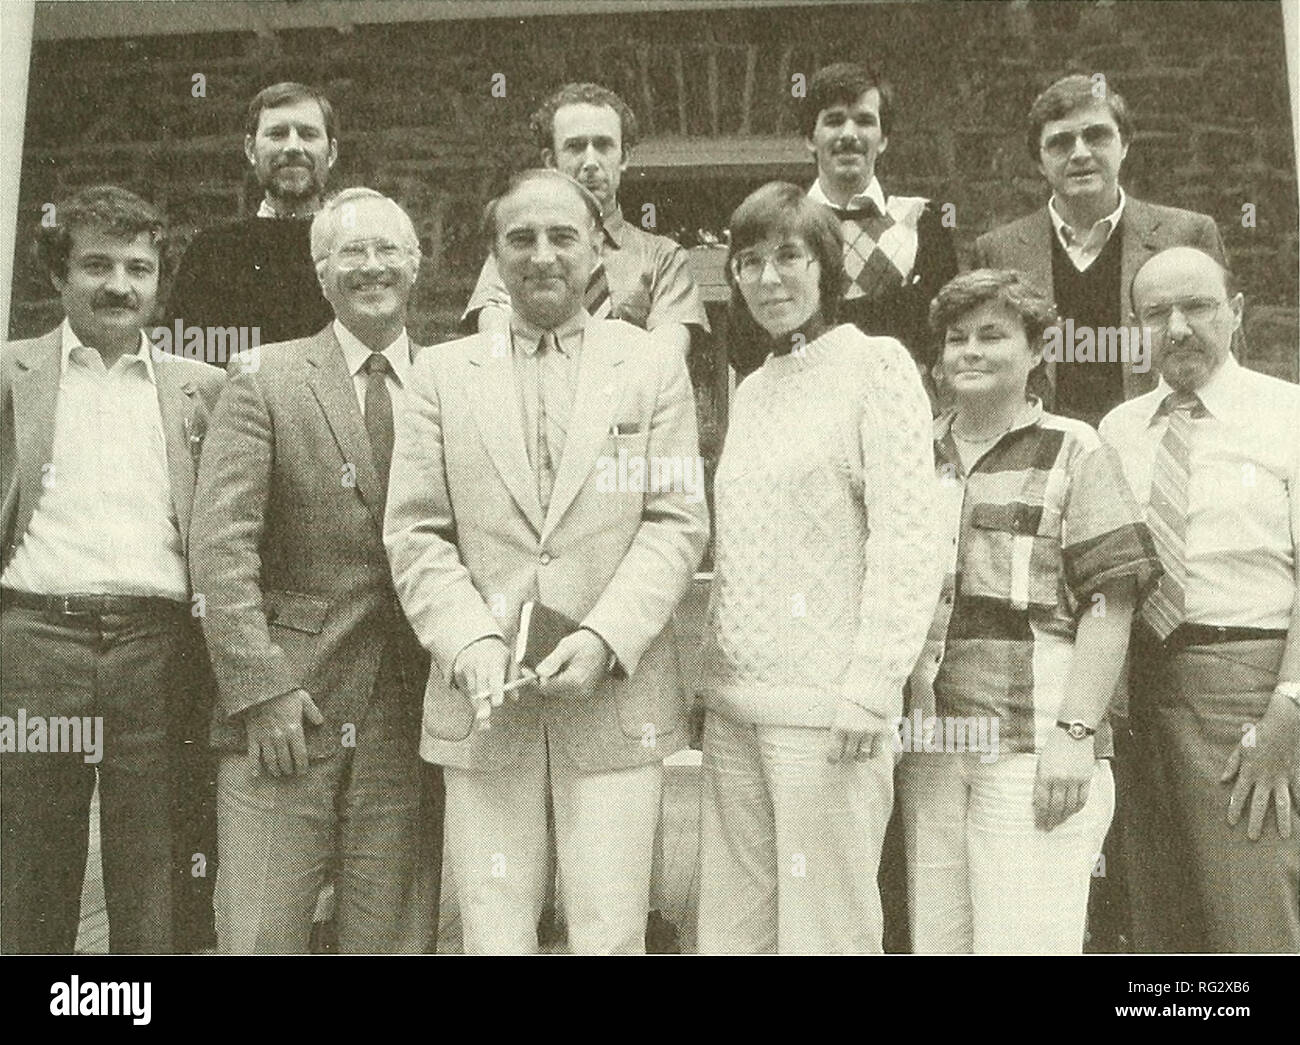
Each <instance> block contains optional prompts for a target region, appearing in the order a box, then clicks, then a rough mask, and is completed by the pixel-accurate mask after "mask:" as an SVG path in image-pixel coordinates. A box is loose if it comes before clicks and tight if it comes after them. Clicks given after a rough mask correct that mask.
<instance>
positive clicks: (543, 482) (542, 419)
mask: <svg viewBox="0 0 1300 1045" xmlns="http://www.w3.org/2000/svg"><path fill="white" fill-rule="evenodd" d="M557 351H559V348H558V346H557V344H556V340H555V333H554V331H550V330H548V331H547V332H546V333H545V334H543V335H542V339H541V341H539V342H538V343H537V360H536V366H537V456H536V457H535V458H534V459H533V467H534V470H535V471H536V472H537V499H538V500H539V501H541V502H542V511H543V512H545V511H546V510H547V509H548V508H549V507H550V506H551V492H552V491H553V490H554V489H555V465H554V463H553V462H552V460H551V440H550V436H549V435H548V433H547V426H548V425H549V424H550V421H549V419H548V418H547V416H546V380H545V376H544V371H545V368H546V356H547V354H548V353H551V352H557Z"/></svg>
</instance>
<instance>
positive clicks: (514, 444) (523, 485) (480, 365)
mask: <svg viewBox="0 0 1300 1045" xmlns="http://www.w3.org/2000/svg"><path fill="white" fill-rule="evenodd" d="M497 344H498V346H499V342H497ZM469 363H470V367H471V368H472V369H471V371H470V375H471V376H470V390H469V394H470V397H471V400H472V405H473V411H472V412H473V414H474V420H475V422H476V423H477V424H478V429H479V434H480V435H482V437H483V445H484V446H486V447H487V452H488V456H489V457H491V458H492V464H493V465H495V466H496V470H497V472H498V474H500V476H501V481H502V482H503V483H504V484H505V486H506V489H507V490H509V491H510V496H511V497H513V498H514V499H515V503H517V504H518V505H519V508H520V510H521V511H522V512H523V513H524V515H525V517H526V518H527V519H528V521H529V522H530V523H532V525H533V529H534V530H536V531H537V532H538V533H541V530H542V502H541V501H540V500H539V499H538V496H537V478H536V476H535V474H534V472H533V469H532V466H531V465H530V464H529V463H528V448H527V444H526V443H525V441H524V421H523V415H522V411H521V410H520V407H519V387H518V385H517V383H516V381H515V364H514V359H513V357H512V355H511V352H510V346H509V343H508V342H507V343H506V346H505V351H501V350H500V348H499V347H497V348H496V349H493V348H492V347H491V343H490V340H489V338H487V337H481V338H480V339H479V344H478V346H477V350H476V351H475V352H474V354H473V355H471V356H470V359H469Z"/></svg>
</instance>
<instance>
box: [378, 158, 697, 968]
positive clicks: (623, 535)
mask: <svg viewBox="0 0 1300 1045" xmlns="http://www.w3.org/2000/svg"><path fill="white" fill-rule="evenodd" d="M599 219H600V210H599V206H598V205H597V204H596V202H595V200H594V199H592V198H591V196H590V194H589V193H587V192H586V190H584V189H583V188H582V187H581V186H580V185H579V184H578V183H576V182H574V181H572V180H571V179H569V178H567V177H566V176H565V175H563V174H560V173H558V172H556V171H553V170H547V171H541V170H538V171H527V172H524V173H523V174H521V175H518V176H517V177H516V178H515V179H514V181H513V182H512V183H511V186H510V187H509V188H508V189H507V191H506V193H505V194H504V195H503V196H501V197H500V198H499V199H497V200H495V201H494V202H493V203H492V204H491V205H490V206H489V208H488V213H487V227H488V232H489V234H490V235H491V238H492V250H493V253H494V256H495V258H496V262H497V266H498V268H499V270H500V272H501V275H502V278H503V279H504V281H505V283H506V286H507V288H508V289H509V291H510V297H511V301H512V302H513V305H512V315H511V320H510V329H509V333H508V334H505V333H498V334H492V333H479V334H475V335H473V336H471V337H468V338H464V339H462V340H459V341H454V342H452V343H450V344H447V345H443V346H440V347H438V348H434V349H431V350H429V351H428V352H426V353H424V354H423V355H422V356H421V357H420V359H418V360H417V361H416V364H415V366H414V368H413V371H412V374H411V382H410V398H409V401H408V403H409V408H408V410H407V411H406V413H405V414H404V415H403V416H402V418H401V419H400V421H399V426H398V431H397V439H396V444H395V448H394V453H393V469H392V477H391V480H390V486H389V498H388V511H387V516H386V519H385V527H384V541H385V545H386V547H387V549H388V554H389V557H390V559H391V562H392V569H393V579H394V583H395V586H396V589H397V593H398V597H399V598H400V599H401V602H402V606H403V608H404V610H405V611H406V614H407V617H408V618H409V619H410V621H411V624H412V626H413V627H414V629H415V633H416V635H417V636H418V637H419V639H420V642H421V643H422V644H423V645H424V646H425V647H426V648H427V649H429V650H430V651H431V652H432V654H433V658H434V665H433V667H432V669H431V671H430V675H429V684H428V688H427V690H426V692H425V704H424V729H423V738H422V742H421V754H422V755H423V757H424V758H425V759H427V760H428V761H430V762H433V763H435V764H439V765H442V766H443V767H444V772H445V778H446V788H447V807H446V808H447V832H448V838H449V847H448V859H449V861H450V862H451V865H452V866H453V867H454V877H455V879H456V885H457V889H458V890H459V899H460V909H461V916H462V919H463V922H464V933H465V950H466V951H467V952H469V953H527V952H531V951H535V950H536V948H537V937H536V929H537V918H538V914H539V912H540V909H541V904H542V897H543V894H544V891H545V885H546V875H547V859H546V856H547V854H546V838H547V836H546V796H547V788H548V787H549V789H550V794H551V796H552V799H553V802H554V808H555V821H556V837H557V842H558V856H559V866H560V879H561V882H562V893H563V902H564V908H565V912H566V915H567V921H568V925H569V940H570V944H571V946H572V948H573V950H575V951H578V952H585V953H602V952H603V953H609V952H640V951H643V950H644V946H645V941H644V936H643V934H644V930H645V919H646V911H647V906H648V890H649V877H650V862H651V847H652V842H653V838H654V827H655V818H656V817H657V815H658V810H659V796H660V789H661V786H662V765H661V763H662V761H663V759H664V758H665V757H666V756H667V755H670V754H672V753H673V752H674V751H676V750H678V749H680V748H682V747H685V746H686V729H685V719H684V712H685V709H684V706H683V704H682V701H681V697H680V692H681V690H680V687H679V671H680V668H679V665H678V663H677V657H676V654H675V650H674V646H673V642H672V636H671V635H670V634H669V633H668V632H667V630H666V627H667V625H668V623H669V618H670V615H671V614H672V611H673V609H674V607H675V606H676V605H677V602H678V600H679V599H680V598H681V597H682V595H683V593H684V592H685V591H686V588H687V585H688V583H689V581H690V578H691V574H692V571H693V570H694V569H695V567H696V566H697V565H698V563H699V561H700V558H701V556H702V554H703V551H704V544H705V541H706V539H707V534H708V518H707V511H706V509H705V505H704V501H703V490H702V487H701V486H700V484H699V483H698V482H694V481H683V477H687V476H691V477H695V478H698V477H699V475H700V472H699V459H698V454H699V450H698V443H697V436H696V427H695V405H694V398H693V395H692V392H691V386H690V380H689V378H688V376H687V372H686V366H685V362H684V360H683V359H682V356H681V353H680V352H677V351H675V350H672V349H670V348H667V347H665V346H662V345H660V344H659V343H658V342H656V341H654V340H653V339H652V338H650V337H649V336H648V335H647V334H646V333H645V332H643V331H641V330H638V329H636V328H635V327H632V326H630V325H629V324H627V323H623V322H621V321H617V320H596V319H592V318H591V317H590V316H589V315H588V314H587V313H586V312H585V310H584V309H583V292H584V290H585V287H586V284H587V280H588V277H589V276H590V273H591V271H592V268H593V267H594V266H595V264H596V259H597V257H598V250H599V246H598V243H599V241H598V239H597V230H598V229H599ZM638 461H639V462H640V464H639V465H638V464H636V462H638ZM652 463H655V464H657V466H658V471H657V472H655V473H650V472H649V470H648V468H647V466H648V465H649V464H652ZM642 469H646V470H645V471H642ZM638 474H639V475H640V476H641V480H640V481H638V479H637V476H638ZM650 479H655V480H657V481H654V482H650V481H647V480H650ZM674 479H675V481H673V480H674ZM647 487H649V488H648V489H647ZM529 600H536V601H538V602H540V603H542V604H544V605H545V606H548V607H550V608H551V609H554V610H558V611H559V612H561V613H563V614H566V615H567V616H568V617H570V618H571V619H572V620H573V621H575V622H577V624H578V625H579V626H578V627H577V629H576V630H575V631H573V632H572V633H570V634H569V635H567V636H565V637H564V638H563V639H561V640H560V642H559V644H558V645H557V646H556V647H555V649H554V650H553V651H552V652H551V653H550V654H549V655H548V656H546V657H545V659H544V660H542V662H541V663H540V664H539V665H538V673H539V675H540V676H541V680H540V681H538V682H535V683H529V684H527V685H525V686H522V687H518V688H516V689H514V690H512V691H511V694H510V699H508V700H507V699H506V698H505V697H504V696H503V686H504V684H505V683H506V682H507V680H508V679H509V678H511V677H513V676H516V675H517V674H518V671H517V669H516V668H515V667H513V664H512V658H511V655H510V652H509V645H508V644H511V643H513V642H514V640H515V638H516V631H517V628H518V620H519V613H520V608H521V606H522V605H523V603H525V602H526V601H529Z"/></svg>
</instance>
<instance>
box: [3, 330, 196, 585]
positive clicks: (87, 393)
mask: <svg viewBox="0 0 1300 1045" xmlns="http://www.w3.org/2000/svg"><path fill="white" fill-rule="evenodd" d="M50 456H51V460H50V462H49V463H48V464H47V465H45V466H44V467H43V470H42V485H43V491H42V493H41V497H40V501H39V502H38V503H37V504H36V507H35V509H34V510H33V512H32V521H31V525H30V526H29V527H28V528H27V532H26V533H25V534H23V535H22V536H21V538H20V540H19V543H18V547H17V549H16V550H15V551H14V554H13V558H12V559H10V561H9V565H8V566H7V567H6V568H5V571H4V575H3V577H0V584H3V585H4V586H5V587H6V588H13V589H16V590H18V591H26V592H33V593H35V594H37V595H73V594H94V595H153V596H160V597H162V598H169V599H176V600H179V601H182V602H183V601H185V600H186V599H188V598H189V579H188V573H187V571H186V568H185V557H184V555H183V554H182V551H181V535H180V527H179V524H178V523H177V520H176V510H175V507H174V506H173V504H172V489H171V475H170V472H169V471H168V467H167V444H166V440H165V438H164V436H163V426H162V413H161V411H160V409H159V406H158V388H157V384H156V383H155V380H154V369H153V360H152V359H151V358H150V345H149V341H148V339H147V338H146V337H145V335H144V332H143V331H142V332H141V334H140V349H139V351H138V352H137V353H135V354H127V355H123V356H121V357H120V358H119V359H118V360H117V361H116V362H114V364H113V365H112V366H111V367H105V366H104V360H103V358H102V357H101V356H100V354H99V352H98V351H96V350H95V349H93V348H90V347H88V346H86V345H84V344H82V342H81V339H80V338H78V337H77V335H76V334H75V333H73V330H72V327H71V325H70V324H69V323H68V321H67V320H66V319H65V320H64V321H63V327H62V356H61V364H60V376H59V392H58V399H57V402H56V405H55V413H54V446H53V450H52V452H51V455H50Z"/></svg>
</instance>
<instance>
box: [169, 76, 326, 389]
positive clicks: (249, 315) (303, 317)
mask: <svg viewBox="0 0 1300 1045" xmlns="http://www.w3.org/2000/svg"><path fill="white" fill-rule="evenodd" d="M337 134H338V127H337V123H336V120H335V116H334V108H333V106H331V105H330V103H329V99H328V98H326V97H325V96H324V95H323V94H321V93H320V92H319V91H316V90H313V89H312V88H310V87H306V86H304V85H303V84H300V83H277V84H275V85H274V86H271V87H267V88H265V89H264V90H262V91H259V92H258V94H257V96H256V97H255V98H254V99H253V100H252V102H251V103H249V106H248V120H247V126H246V129H245V135H244V155H245V156H247V157H248V163H249V166H250V167H252V169H253V173H254V174H255V175H256V176H257V181H258V184H259V185H261V187H262V190H263V193H264V195H263V197H262V202H261V204H260V205H259V207H258V209H257V215H256V216H255V217H252V218H241V219H239V220H237V221H234V222H231V223H229V224H226V225H222V226H219V227H217V228H213V229H207V230H205V231H203V232H200V233H199V234H198V235H197V236H195V238H194V241H193V242H192V243H191V244H190V249H189V250H188V251H187V252H186V254H185V258H184V260H183V261H182V263H181V267H180V271H179V272H178V273H177V275H176V282H175V285H174V286H173V288H172V293H171V300H170V304H169V307H168V316H169V322H171V323H174V322H176V321H179V322H180V323H181V324H182V325H183V326H184V327H201V328H203V329H204V330H207V328H209V327H214V328H215V327H220V328H229V327H235V328H246V329H249V330H250V331H251V328H254V327H256V328H257V329H258V334H257V337H258V341H259V342H260V343H261V344H268V343H270V342H273V341H289V340H292V339H293V338H299V337H306V336H308V335H309V334H314V333H316V332H317V331H318V330H320V329H321V327H323V326H325V325H326V324H327V323H328V322H329V321H330V319H331V316H332V313H331V311H330V307H329V305H328V304H327V303H326V301H325V298H324V297H323V296H322V295H321V289H320V284H319V283H318V282H317V280H316V270H315V267H314V266H313V265H312V260H311V249H310V246H309V243H308V234H309V229H310V226H311V220H310V219H311V217H312V215H314V214H315V213H316V212H317V211H318V210H319V209H320V206H321V194H322V193H323V192H324V191H325V183H326V180H327V179H328V177H329V172H330V168H332V167H333V166H334V163H335V161H336V160H337V159H338V153H339V146H338V138H337ZM248 336H249V337H250V338H251V337H252V335H251V332H250V334H249V335H248ZM205 347H206V349H207V351H205V356H204V361H205V362H208V363H213V364H215V365H217V366H225V365H226V363H228V362H229V359H228V357H227V355H226V353H224V352H220V351H217V346H216V345H211V344H209V345H206V346H205ZM218 356H220V357H221V358H217V357H218Z"/></svg>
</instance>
